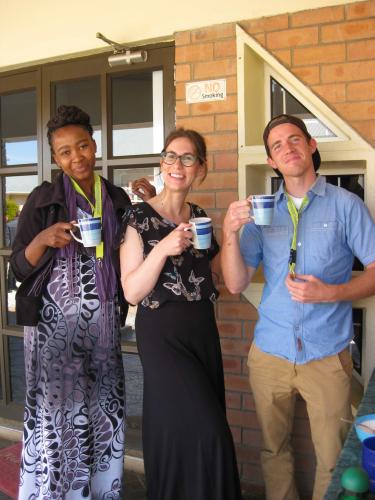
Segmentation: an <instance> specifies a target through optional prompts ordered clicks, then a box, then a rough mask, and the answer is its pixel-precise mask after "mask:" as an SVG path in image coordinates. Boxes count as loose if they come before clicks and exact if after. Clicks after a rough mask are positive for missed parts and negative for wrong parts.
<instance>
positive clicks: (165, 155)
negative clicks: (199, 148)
mask: <svg viewBox="0 0 375 500" xmlns="http://www.w3.org/2000/svg"><path fill="white" fill-rule="evenodd" d="M168 155H169V158H171V157H173V158H174V161H173V162H172V163H169V162H168V161H166V159H167V158H168ZM186 157H189V158H190V159H191V160H194V161H193V162H192V163H191V164H190V165H186V163H185V161H186ZM160 158H161V159H162V160H163V161H164V163H166V164H167V165H174V164H175V163H176V161H177V160H180V162H181V163H182V165H183V166H184V167H188V168H189V167H192V166H193V165H194V164H195V162H196V161H197V160H199V161H201V160H200V158H199V156H197V155H193V154H192V153H184V154H182V155H176V153H173V151H162V152H161V153H160ZM184 159H185V161H184Z"/></svg>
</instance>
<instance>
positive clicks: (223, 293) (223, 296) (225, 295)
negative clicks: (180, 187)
mask: <svg viewBox="0 0 375 500" xmlns="http://www.w3.org/2000/svg"><path fill="white" fill-rule="evenodd" d="M215 194H216V193H215ZM218 290H219V292H220V300H225V301H229V302H237V301H238V300H240V295H239V294H234V295H232V294H231V293H229V291H228V290H227V288H226V286H225V285H224V283H222V284H221V285H220V287H219V288H218ZM238 336H239V337H241V331H240V332H239V335H238Z"/></svg>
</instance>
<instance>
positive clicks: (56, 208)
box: [10, 173, 131, 326]
mask: <svg viewBox="0 0 375 500" xmlns="http://www.w3.org/2000/svg"><path fill="white" fill-rule="evenodd" d="M102 179H103V181H104V183H105V186H106V189H107V192H108V195H109V197H110V198H111V200H112V203H113V208H114V212H115V214H116V218H117V221H118V225H119V227H120V226H121V220H122V216H123V214H124V211H125V209H126V207H127V206H129V205H130V204H131V202H130V199H129V197H128V195H127V194H126V193H125V191H124V190H123V189H121V188H119V187H117V186H114V185H113V184H111V183H110V182H108V181H107V180H106V179H104V178H102ZM56 222H69V221H68V209H67V206H66V201H65V192H64V185H63V174H62V173H59V174H58V175H57V176H56V178H55V179H54V181H53V182H52V183H51V182H47V181H44V182H43V183H42V184H41V185H40V186H38V187H36V188H35V189H34V190H33V191H32V192H31V193H30V195H29V197H28V198H27V200H26V203H25V205H24V207H23V209H22V212H21V215H20V218H19V222H18V227H17V234H16V237H15V240H14V243H13V245H12V255H11V257H10V265H11V267H12V270H13V272H14V274H15V276H16V278H17V280H18V281H21V285H20V287H19V288H18V290H17V293H16V317H17V323H18V324H19V325H24V326H35V325H36V324H37V323H38V321H39V314H40V308H41V305H42V295H43V292H44V290H45V287H46V285H47V282H48V279H49V276H48V274H47V276H44V277H43V271H44V270H45V269H46V267H47V266H48V265H49V264H50V263H51V260H52V259H53V258H54V256H55V254H56V252H57V249H56V248H52V247H48V248H47V250H46V251H45V253H44V254H43V256H42V257H41V259H40V260H39V262H38V264H37V265H36V266H35V267H34V266H32V265H31V264H30V263H29V262H28V261H27V260H26V257H25V249H26V247H27V246H28V244H29V243H30V242H31V241H32V240H33V239H34V238H35V236H36V235H37V234H39V233H40V231H42V230H43V229H46V228H47V227H49V226H51V225H53V224H55V223H56ZM112 261H113V265H114V267H115V271H116V275H117V282H118V292H119V293H118V295H119V301H120V306H121V320H122V323H124V322H125V319H126V314H127V310H128V305H127V303H126V302H125V299H124V295H123V293H122V287H121V283H120V261H119V250H118V246H117V245H116V244H115V242H114V243H113V246H112ZM41 277H42V278H41ZM38 278H39V280H40V281H41V282H40V283H38V286H37V287H36V286H35V284H36V283H37V280H38Z"/></svg>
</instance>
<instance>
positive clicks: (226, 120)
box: [215, 113, 238, 133]
mask: <svg viewBox="0 0 375 500" xmlns="http://www.w3.org/2000/svg"><path fill="white" fill-rule="evenodd" d="M237 126H238V116H237V113H231V114H229V113H228V114H225V115H224V114H223V115H216V116H215V130H217V131H218V132H222V131H224V130H235V131H236V133H237Z"/></svg>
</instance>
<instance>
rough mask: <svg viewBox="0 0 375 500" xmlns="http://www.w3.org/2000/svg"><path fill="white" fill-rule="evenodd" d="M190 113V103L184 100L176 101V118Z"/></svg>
mask: <svg viewBox="0 0 375 500" xmlns="http://www.w3.org/2000/svg"><path fill="white" fill-rule="evenodd" d="M189 115H190V104H186V102H185V101H176V118H181V117H183V116H189Z"/></svg>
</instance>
